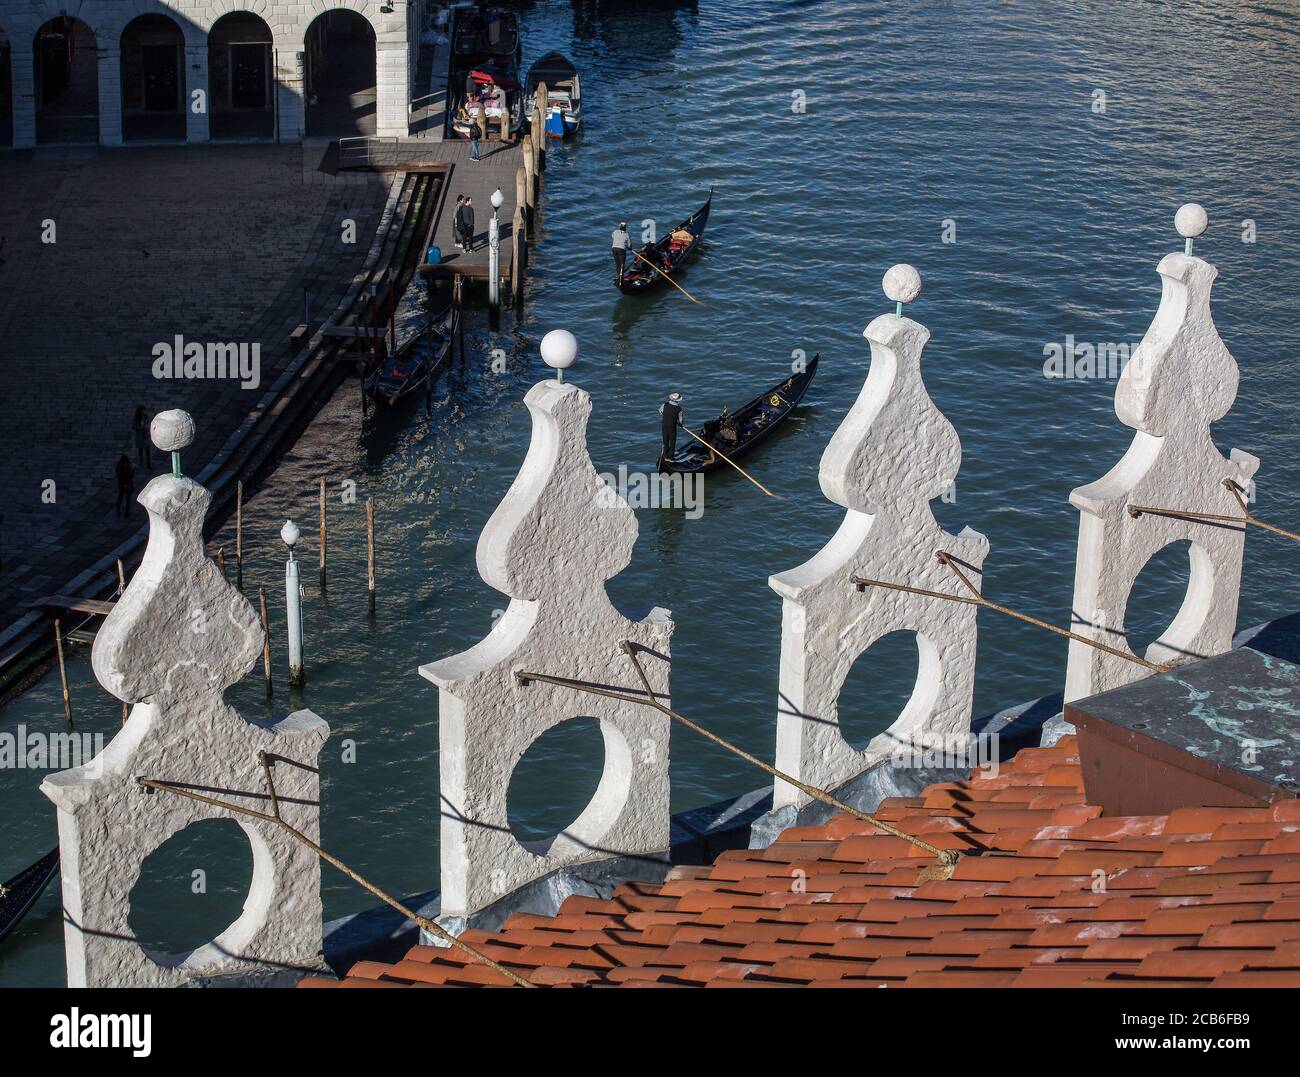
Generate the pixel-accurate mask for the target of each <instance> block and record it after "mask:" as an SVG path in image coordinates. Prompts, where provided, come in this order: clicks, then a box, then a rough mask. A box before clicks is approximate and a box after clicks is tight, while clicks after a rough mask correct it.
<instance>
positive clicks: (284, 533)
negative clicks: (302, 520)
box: [280, 520, 302, 549]
mask: <svg viewBox="0 0 1300 1077" xmlns="http://www.w3.org/2000/svg"><path fill="white" fill-rule="evenodd" d="M301 534H302V532H301V531H299V530H298V525H297V524H296V523H294V522H293V521H292V520H285V521H284V526H283V527H282V528H280V538H282V539H283V540H284V544H285V545H286V546H288V547H289V548H290V549H293V545H294V543H296V542H297V541H298V536H299V535H301Z"/></svg>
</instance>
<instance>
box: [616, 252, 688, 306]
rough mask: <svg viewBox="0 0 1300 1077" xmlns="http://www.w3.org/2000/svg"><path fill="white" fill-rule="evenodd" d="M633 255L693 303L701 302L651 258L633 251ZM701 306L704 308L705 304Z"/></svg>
mask: <svg viewBox="0 0 1300 1077" xmlns="http://www.w3.org/2000/svg"><path fill="white" fill-rule="evenodd" d="M628 250H632V248H631V247H629V248H628ZM632 253H633V254H635V255H636V256H637V257H638V258H640V259H641V261H643V262H644V263H645V264H646V265H648V266H649V267H650V268H651V269H653V270H654V271H655V272H656V273H658V274H659V276H661V277H663V279H664V280H666V281H667V282H668V283H669V284H671V285H672V286H673V287H674V288H676V289H677V290H678V291H679V292H681V293H682V295H684V296H685V297H686V298H687V299H689V300H690V301H691V302H692V303H699V302H700V301H699V300H698V299H696V298H695V296H693V295H691V293H690V292H688V291H687V290H686V289H685V288H683V287H682V286H681V285H680V284H678V283H677V282H676V281H675V280H673V278H672V277H670V276H669V275H668V274H667V273H665V272H664V271H663V270H662V269H660V268H659V267H658V266H657V265H655V264H654V262H652V261H650V259H649V258H646V257H645V256H644V255H642V254H641V252H640V251H632ZM700 305H701V306H703V304H700Z"/></svg>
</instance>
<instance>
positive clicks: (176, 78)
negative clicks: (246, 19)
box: [118, 5, 188, 141]
mask: <svg viewBox="0 0 1300 1077" xmlns="http://www.w3.org/2000/svg"><path fill="white" fill-rule="evenodd" d="M149 7H150V8H153V7H154V5H149ZM118 42H119V47H120V49H121V86H122V138H123V140H124V141H133V140H134V141H142V140H147V141H156V140H160V139H181V140H183V139H184V138H185V128H186V121H185V117H186V113H187V111H188V110H187V108H186V92H187V87H186V82H187V79H186V67H187V65H186V62H185V46H186V39H185V30H184V28H183V26H182V24H181V22H178V21H177V19H176V18H175V17H174V16H173V15H172V14H170V13H166V14H164V13H163V12H161V11H157V10H147V11H144V12H142V13H140V14H138V15H136V16H135V17H134V18H132V19H130V20H128V21H127V23H126V24H125V25H124V26H123V27H122V32H121V34H120V36H119V38H118Z"/></svg>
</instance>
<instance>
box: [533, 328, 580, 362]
mask: <svg viewBox="0 0 1300 1077" xmlns="http://www.w3.org/2000/svg"><path fill="white" fill-rule="evenodd" d="M540 351H541V353H542V362H544V363H545V364H546V365H547V366H549V367H554V368H555V369H556V370H565V369H567V368H568V367H571V366H573V361H574V360H575V359H577V358H578V338H577V337H575V336H574V335H573V334H572V333H570V332H569V331H568V330H567V329H552V330H551V331H550V332H549V333H547V334H546V336H544V337H542V345H541V348H540Z"/></svg>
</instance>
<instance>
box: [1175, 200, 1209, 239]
mask: <svg viewBox="0 0 1300 1077" xmlns="http://www.w3.org/2000/svg"><path fill="white" fill-rule="evenodd" d="M1209 223H1210V218H1209V216H1208V215H1207V214H1206V212H1205V207H1204V206H1199V205H1197V204H1196V203H1195V202H1188V203H1187V205H1185V206H1181V207H1180V208H1179V210H1178V212H1177V213H1176V214H1174V227H1175V228H1177V229H1178V234H1179V235H1180V236H1183V237H1184V238H1186V239H1195V238H1196V237H1197V236H1199V235H1200V234H1201V233H1202V232H1204V231H1205V228H1206V225H1208V224H1209Z"/></svg>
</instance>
